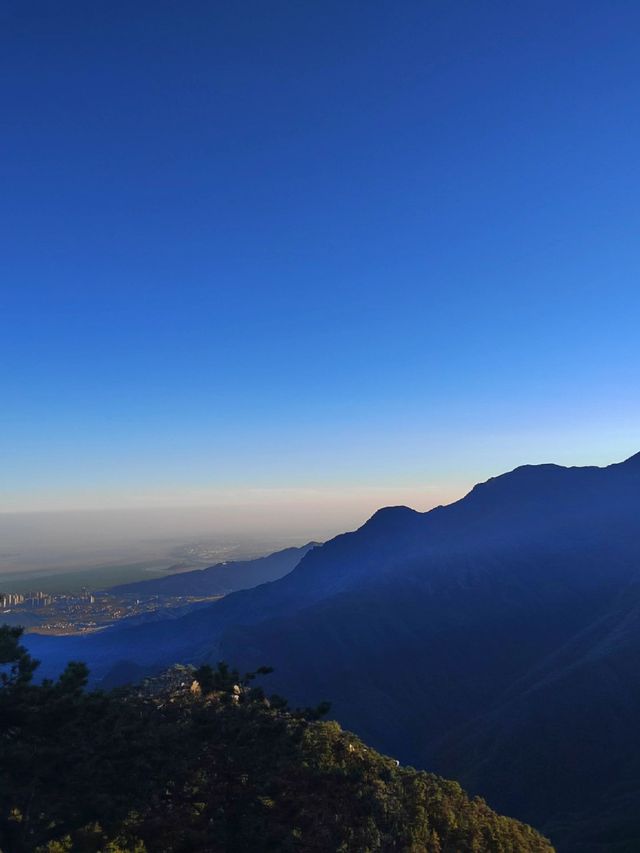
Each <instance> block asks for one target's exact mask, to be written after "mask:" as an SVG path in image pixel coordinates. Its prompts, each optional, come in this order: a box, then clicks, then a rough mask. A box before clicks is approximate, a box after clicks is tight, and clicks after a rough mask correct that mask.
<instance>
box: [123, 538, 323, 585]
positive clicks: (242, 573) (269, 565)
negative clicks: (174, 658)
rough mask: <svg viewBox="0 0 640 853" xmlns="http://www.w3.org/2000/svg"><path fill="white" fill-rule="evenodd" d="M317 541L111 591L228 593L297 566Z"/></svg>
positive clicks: (287, 571) (261, 581)
mask: <svg viewBox="0 0 640 853" xmlns="http://www.w3.org/2000/svg"><path fill="white" fill-rule="evenodd" d="M318 544H319V543H318V542H309V543H307V544H306V545H303V546H302V547H300V548H285V549H284V550H282V551H276V552H275V553H273V554H269V555H268V556H266V557H257V558H256V559H253V560H234V561H231V562H225V563H217V564H216V565H215V566H209V567H208V568H206V569H196V570H194V571H191V572H180V573H179V574H175V575H168V576H167V577H163V578H152V579H150V580H145V581H136V582H135V583H128V584H120V585H119V586H115V587H113V588H112V589H111V590H110V591H111V592H113V593H116V594H118V595H143V596H147V595H158V596H172V597H173V596H199V595H202V596H207V595H226V594H227V593H229V592H233V591H236V590H239V589H250V588H251V587H254V586H258V585H259V584H262V583H268V582H270V581H274V580H278V578H281V577H283V576H284V575H286V574H288V573H289V572H290V571H292V570H293V569H295V567H296V566H297V565H298V563H299V562H300V560H301V559H302V558H303V557H304V555H305V554H306V553H307V552H308V551H310V550H311V549H312V548H315V547H316V546H317V545H318Z"/></svg>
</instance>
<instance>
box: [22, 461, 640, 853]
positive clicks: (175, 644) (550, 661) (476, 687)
mask: <svg viewBox="0 0 640 853" xmlns="http://www.w3.org/2000/svg"><path fill="white" fill-rule="evenodd" d="M639 519H640V454H639V455H638V456H635V457H632V458H631V459H629V460H627V461H626V462H623V463H619V464H616V465H610V466H608V467H606V468H596V467H584V468H563V467H561V466H557V465H538V466H523V467H521V468H517V469H516V470H514V471H512V472H510V473H508V474H504V475H502V476H499V477H495V478H492V479H490V480H488V481H487V482H486V483H482V484H480V485H478V486H476V487H474V489H473V490H472V491H471V492H470V493H469V494H468V495H467V496H466V497H464V498H463V499H461V500H460V501H457V502H456V503H454V504H451V505H449V506H444V507H437V508H436V509H434V510H432V511H430V512H427V513H418V512H415V511H413V510H411V509H408V508H407V507H391V508H386V509H383V510H380V511H379V512H377V513H376V514H375V515H374V516H373V517H372V518H371V519H370V520H369V521H368V522H367V523H366V524H364V525H363V526H362V527H361V528H360V529H359V530H357V531H355V532H354V533H348V534H344V535H342V536H338V537H336V538H335V539H333V540H331V541H330V542H327V543H326V544H325V545H323V546H321V547H319V548H314V549H313V550H311V551H310V552H309V553H308V554H307V555H306V556H305V557H304V559H303V560H302V561H301V562H300V564H299V565H298V566H297V568H296V569H294V571H292V572H291V573H290V574H288V575H287V576H285V577H283V578H281V579H280V580H278V581H276V582H274V583H271V584H265V585H262V586H259V587H256V588H255V589H252V590H247V591H243V592H238V593H235V594H232V595H229V596H227V597H226V598H224V599H222V600H221V601H220V602H217V603H215V604H212V605H211V606H208V607H206V608H203V609H202V610H200V611H198V612H195V613H191V614H189V615H187V616H184V617H182V618H181V619H178V620H174V621H173V622H172V623H171V625H170V626H168V625H163V623H156V624H154V625H148V626H138V627H131V628H122V629H118V628H115V629H112V630H110V631H105V632H103V633H102V634H101V635H96V636H94V637H90V638H85V639H83V640H81V641H78V640H72V641H71V642H66V643H65V642H59V643H55V644H51V642H50V641H49V644H48V645H47V644H46V643H45V644H44V645H43V644H42V643H43V641H42V640H41V639H40V638H29V644H30V647H31V648H32V649H33V650H34V653H36V654H38V655H39V654H40V649H42V652H46V654H47V655H49V654H51V655H52V656H53V658H54V666H58V667H59V666H60V665H61V664H62V662H63V661H65V660H67V659H69V657H74V658H80V659H84V660H88V662H89V664H90V665H91V666H92V667H93V669H94V671H95V674H96V677H97V678H105V677H106V678H107V679H108V680H109V681H110V682H111V683H113V682H117V681H123V680H127V679H130V678H132V677H133V676H134V675H137V674H141V673H143V672H147V671H154V670H158V669H160V668H162V667H163V666H166V665H167V664H168V663H172V662H173V661H175V660H180V661H185V662H200V661H203V660H210V661H216V660H219V659H226V660H231V661H233V662H234V664H236V665H238V666H240V667H242V668H246V669H254V668H255V667H256V666H259V665H261V664H269V665H271V666H274V667H275V668H276V672H275V674H274V675H273V676H272V680H273V683H274V686H275V688H276V689H277V690H278V691H281V692H284V693H286V694H287V695H288V696H290V697H291V699H292V700H293V701H295V702H298V703H302V704H309V703H312V702H314V701H318V700H319V699H322V698H325V697H329V698H331V700H332V701H333V712H334V714H335V716H336V717H337V719H338V720H339V721H340V722H341V723H342V724H343V725H345V726H346V727H348V728H350V729H352V730H354V731H356V732H357V733H358V734H359V735H360V736H362V737H363V738H364V739H365V740H367V741H368V742H370V743H371V744H372V746H374V747H375V748H378V749H380V750H382V751H383V752H385V753H387V754H390V755H393V756H395V757H397V758H398V759H399V760H401V761H402V762H409V763H411V764H414V765H416V766H419V767H425V768H428V769H429V770H432V771H434V772H437V773H440V774H441V775H444V776H452V777H455V778H459V779H460V780H461V781H462V782H463V784H464V785H465V786H467V787H468V788H469V789H470V790H471V791H472V792H474V793H479V794H481V795H482V796H485V797H486V798H487V799H488V801H489V803H490V805H491V806H492V807H496V808H498V809H500V810H501V811H505V812H508V813H510V814H513V815H515V816H516V817H518V818H520V819H523V820H525V821H527V822H528V823H532V824H533V825H535V826H536V827H538V828H539V829H542V830H543V831H544V832H546V833H548V834H550V835H551V839H552V841H554V842H555V843H556V845H557V847H558V849H559V850H561V851H581V853H587V851H590V853H595V851H602V853H604V851H608V853H609V851H618V853H622V851H632V850H637V849H638V839H639V838H640V826H639V825H638V821H637V819H636V818H635V815H636V814H640V781H639V780H640V743H639V742H638V739H637V737H636V727H637V720H638V719H639V718H640V684H639V677H638V675H637V671H638V667H637V664H638V662H639V661H640V574H639V570H640V523H639ZM52 645H53V647H52Z"/></svg>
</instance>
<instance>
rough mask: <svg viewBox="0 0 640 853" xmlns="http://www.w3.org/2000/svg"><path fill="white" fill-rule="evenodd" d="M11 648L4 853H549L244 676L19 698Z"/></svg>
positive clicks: (20, 663)
mask: <svg viewBox="0 0 640 853" xmlns="http://www.w3.org/2000/svg"><path fill="white" fill-rule="evenodd" d="M18 641H19V634H17V632H15V630H14V631H12V630H11V629H2V628H0V650H1V652H2V660H3V661H4V662H5V664H7V663H8V664H10V665H11V664H13V667H12V668H11V669H10V670H9V676H8V678H7V679H4V680H3V681H2V683H1V684H0V720H2V721H3V723H5V725H4V726H2V727H0V768H1V770H0V782H1V784H0V847H1V848H2V850H4V851H6V853H24V851H27V850H29V851H31V850H37V851H43V852H44V851H50V853H53V851H54V850H56V851H60V850H78V851H89V850H94V851H95V850H104V851H106V850H109V851H112V853H117V851H125V850H126V851H137V853H144V851H149V852H150V853H151V851H153V853H179V851H206V853H226V851H251V853H260V851H264V853H267V851H283V853H286V851H289V853H326V851H334V850H340V851H344V853H349V851H351V853H362V851H367V850H368V851H374V850H378V851H398V853H400V851H410V850H411V851H416V853H418V851H421V853H467V851H468V853H474V851H475V853H478V852H479V851H495V853H552V850H553V848H552V847H551V846H550V844H549V843H548V842H547V840H546V839H544V838H542V837H541V836H540V835H539V834H538V833H537V832H535V831H534V830H533V829H532V828H531V827H529V826H525V825H523V824H522V823H519V822H518V821H515V820H512V819H510V818H506V817H502V816H500V815H497V814H496V813H495V812H493V811H492V810H491V809H490V808H489V807H488V806H487V805H486V803H484V802H483V801H482V800H480V799H477V798H474V799H470V798H469V797H467V796H466V794H465V793H464V791H463V790H462V789H461V788H460V786H459V785H458V784H457V783H455V782H448V781H446V780H444V779H441V778H439V777H437V776H435V775H433V774H431V773H425V772H418V771H416V770H413V769H412V768H404V767H398V766H397V762H395V761H394V760H392V759H389V758H387V757H385V756H383V755H379V754H377V753H376V752H375V751H374V750H372V749H370V748H369V747H367V746H365V745H364V744H363V743H362V741H360V740H359V739H358V738H357V737H355V736H354V735H352V734H351V733H349V732H346V731H343V730H341V728H340V727H339V726H338V725H337V723H331V722H329V723H327V722H320V720H319V719H318V718H319V717H320V716H322V714H323V713H325V712H326V707H325V708H307V709H295V710H293V709H290V708H288V707H287V703H286V702H285V701H284V700H283V699H282V698H281V697H277V696H271V697H270V698H267V696H266V695H265V693H264V691H263V690H262V689H260V688H256V686H255V681H254V679H255V673H249V674H247V675H246V676H244V677H242V676H241V675H240V674H239V673H238V672H237V671H234V670H231V669H229V668H228V667H226V666H223V665H221V666H219V667H217V669H216V670H213V669H211V668H209V667H202V668H200V669H198V670H195V671H194V670H192V669H189V668H187V667H184V666H180V665H178V666H175V667H172V668H171V669H170V670H169V671H167V672H165V673H163V674H162V676H161V677H159V678H155V679H147V680H145V682H144V683H143V684H141V685H138V686H136V687H134V688H131V689H129V690H127V691H117V692H106V693H105V692H100V693H87V692H84V690H83V687H84V684H85V679H86V671H85V669H84V668H83V667H82V665H81V664H80V665H79V664H70V665H69V666H68V667H67V668H66V669H65V671H64V673H63V675H62V676H61V677H60V679H59V680H58V681H57V682H47V683H45V684H42V685H33V684H32V683H31V677H32V672H33V665H32V662H31V661H30V660H29V659H28V656H26V655H25V654H24V649H22V648H21V647H20V645H19V644H18ZM5 671H6V670H5ZM7 723H8V725H6V724H7Z"/></svg>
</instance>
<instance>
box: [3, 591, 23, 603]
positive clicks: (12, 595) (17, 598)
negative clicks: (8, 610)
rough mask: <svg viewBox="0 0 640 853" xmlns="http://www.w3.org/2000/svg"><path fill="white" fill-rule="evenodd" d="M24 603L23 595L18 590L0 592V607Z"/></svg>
mask: <svg viewBox="0 0 640 853" xmlns="http://www.w3.org/2000/svg"><path fill="white" fill-rule="evenodd" d="M16 604H24V595H22V594H21V593H19V592H0V607H15V606H16Z"/></svg>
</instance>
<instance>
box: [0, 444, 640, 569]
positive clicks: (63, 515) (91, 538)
mask: <svg viewBox="0 0 640 853" xmlns="http://www.w3.org/2000/svg"><path fill="white" fill-rule="evenodd" d="M635 452H637V450H636V449H635V448H631V449H627V450H625V451H623V452H622V453H621V454H619V455H618V456H616V457H615V458H606V459H602V458H596V459H595V460H594V459H590V460H589V459H585V458H584V457H583V455H582V454H578V453H575V452H574V453H573V454H567V456H568V458H565V459H564V460H563V461H562V462H559V461H558V459H546V460H534V461H537V462H540V461H547V462H555V463H557V464H565V465H593V464H600V465H608V464H612V463H615V462H621V461H623V460H624V459H625V458H627V457H629V456H631V455H633V454H634V453H635ZM594 455H595V454H594ZM520 464H531V462H530V461H529V462H525V461H524V460H523V461H522V462H521V463H520ZM512 467H516V466H512ZM507 470H509V468H508V467H505V468H503V469H500V470H492V471H491V472H490V473H488V474H486V476H484V477H482V478H479V479H478V480H471V479H468V480H467V481H466V482H458V483H457V484H456V486H457V487H456V488H450V489H449V491H447V490H446V489H445V488H444V487H443V486H442V485H440V487H438V486H431V487H429V486H426V485H425V486H422V487H417V486H411V487H408V486H405V487H401V486H394V487H390V486H386V487H380V486H378V487H368V488H362V487H361V488H351V489H342V490H335V489H334V490H328V489H324V490H323V489H320V488H315V489H314V488H306V489H303V488H298V489H272V490H269V489H253V490H235V491H227V492H221V491H219V492H218V494H217V499H218V503H217V504H204V505H197V504H191V505H189V504H188V503H186V504H185V505H182V506H163V505H156V506H144V505H143V506H140V505H137V506H136V505H134V506H128V507H122V506H120V507H100V508H90V507H86V508H84V509H77V508H76V509H71V508H70V509H66V510H40V511H35V510H33V511H30V512H24V511H22V512H20V511H14V512H0V542H1V543H2V546H1V548H0V577H4V578H5V579H7V578H11V579H12V580H13V581H16V580H17V579H18V578H19V576H20V573H24V574H25V575H27V574H29V575H30V576H33V577H37V574H34V573H37V572H38V571H41V572H44V573H45V574H46V575H47V576H48V575H49V574H51V573H64V572H67V571H69V572H74V571H81V570H90V569H93V568H106V569H107V570H111V569H113V570H114V571H115V570H116V569H117V568H118V567H119V566H127V565H129V566H131V573H132V576H133V575H135V573H136V572H138V573H139V572H140V571H141V572H143V573H144V572H149V571H154V570H156V569H157V570H158V571H164V570H165V569H167V568H168V567H169V566H170V565H172V563H174V562H180V556H179V555H180V546H186V545H194V544H207V545H208V546H209V547H210V548H211V553H212V554H214V555H216V557H215V559H214V558H213V557H212V559H211V560H210V561H209V562H215V561H217V560H218V559H220V560H222V559H244V558H247V557H253V556H257V555H260V554H263V553H268V552H269V551H270V550H278V549H279V548H283V547H287V546H290V545H302V544H304V543H306V542H308V541H312V540H315V541H326V540H327V539H330V538H332V537H333V536H336V535H338V534H340V533H344V532H347V531H349V530H353V529H356V528H357V527H359V526H361V525H362V524H363V523H364V522H365V521H366V520H367V519H368V518H369V517H370V516H371V515H372V514H373V513H374V512H375V511H376V510H377V509H380V508H381V507H383V506H392V505H398V504H404V505H407V506H410V507H412V508H413V509H416V510H418V511H426V510H429V509H431V508H433V507H434V506H437V505H439V504H447V503H451V502H453V501H455V500H458V499H459V498H461V497H463V496H464V495H465V494H466V493H467V492H468V491H469V490H470V489H471V488H472V487H473V486H474V485H475V483H476V482H479V481H480V480H481V479H486V478H487V477H489V476H495V475H498V474H501V473H504V472H505V471H507ZM187 497H188V498H189V499H190V500H193V499H194V494H193V492H191V493H190V494H189V495H188V496H187ZM211 497H212V495H211V490H210V491H209V492H202V493H201V494H200V498H201V499H202V500H205V501H206V500H207V499H208V500H211ZM164 499H165V500H167V499H170V496H169V495H165V496H164ZM205 562H206V561H205Z"/></svg>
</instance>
